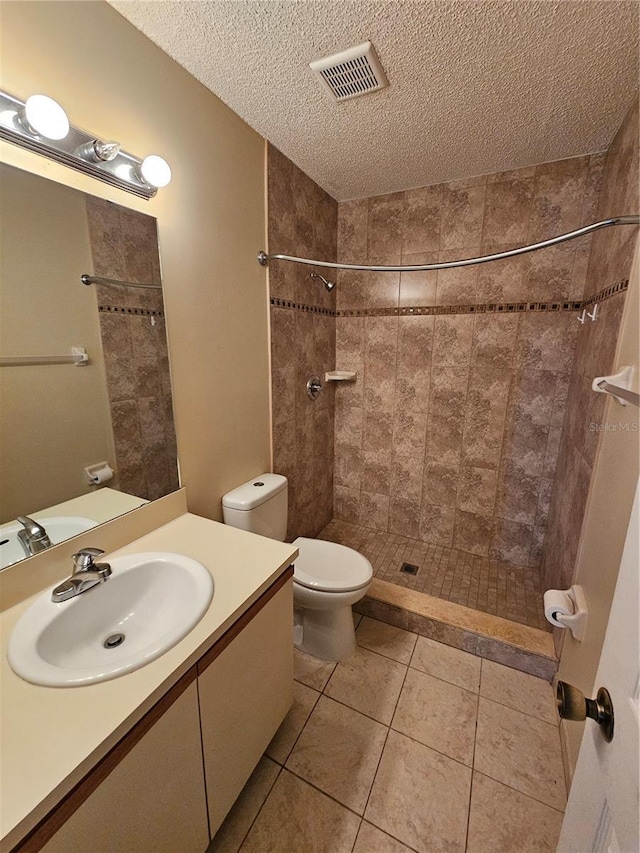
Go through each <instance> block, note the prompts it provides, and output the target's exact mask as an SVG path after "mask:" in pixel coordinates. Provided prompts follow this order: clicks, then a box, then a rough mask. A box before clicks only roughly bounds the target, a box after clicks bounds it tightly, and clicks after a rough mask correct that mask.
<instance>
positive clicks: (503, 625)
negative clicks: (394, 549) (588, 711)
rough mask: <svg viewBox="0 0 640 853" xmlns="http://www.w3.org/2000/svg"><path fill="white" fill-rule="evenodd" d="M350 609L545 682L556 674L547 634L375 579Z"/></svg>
mask: <svg viewBox="0 0 640 853" xmlns="http://www.w3.org/2000/svg"><path fill="white" fill-rule="evenodd" d="M353 609H354V610H355V611H356V612H357V613H360V614H362V615H363V616H370V617H371V618H372V619H378V620H379V621H381V622H386V623H388V624H389V625H395V626H396V627H397V628H403V629H404V630H406V631H413V632H414V633H416V634H419V635H420V636H421V637H428V638H429V639H431V640H436V641H437V642H439V643H444V644H445V645H447V646H453V647H454V648H456V649H461V650H462V651H465V652H469V653H470V654H473V655H477V656H478V657H481V658H486V659H487V660H491V661H495V662H496V663H501V664H504V665H505V666H510V667H512V668H513V669H518V670H520V671H521V672H526V673H528V674H529V675H535V676H536V677H538V678H543V679H544V680H545V681H549V682H551V681H552V680H553V677H554V675H555V673H556V671H557V669H558V659H557V657H556V655H555V650H554V646H553V635H552V634H551V633H549V632H547V631H541V630H540V629H538V628H530V627H529V626H527V625H520V624H518V623H515V622H511V621H510V620H508V619H503V618H501V617H499V616H492V615H491V614H489V613H481V612H479V611H477V610H472V609H471V608H469V607H464V606H463V605H461V604H454V603H453V602H450V601H443V600H442V599H439V598H434V597H433V596H431V595H426V594H425V593H422V592H415V591H414V590H411V589H406V588H404V587H399V586H397V585H396V584H391V583H387V582H386V581H381V580H378V579H377V578H374V580H373V582H372V584H371V587H370V589H369V591H368V594H367V595H366V596H365V597H364V598H363V599H362V600H361V601H359V602H358V603H357V604H355V605H354V607H353Z"/></svg>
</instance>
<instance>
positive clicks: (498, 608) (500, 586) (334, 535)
mask: <svg viewBox="0 0 640 853" xmlns="http://www.w3.org/2000/svg"><path fill="white" fill-rule="evenodd" d="M318 538H319V539H328V540H329V541H331V542H338V543H339V544H341V545H348V546H349V547H350V548H354V549H355V550H356V551H360V553H362V554H364V555H365V557H367V559H369V560H370V561H371V564H372V565H373V571H374V574H375V576H376V577H377V578H380V580H384V581H388V582H390V583H394V584H397V585H398V586H406V587H409V589H414V590H416V592H424V593H426V594H427V595H433V596H436V598H444V599H446V600H447V601H453V602H454V603H456V604H463V605H465V606H466V607H472V608H473V609H474V610H482V611H484V612H485V613H491V614H493V615H494V616H503V617H504V618H505V619H510V620H511V621H512V622H520V623H522V624H524V625H530V626H531V627H532V628H541V629H542V630H550V629H551V626H550V625H549V623H548V622H547V621H546V619H545V618H544V608H543V604H542V591H541V588H540V573H539V571H538V569H533V568H527V567H525V566H514V565H512V564H511V563H505V562H503V561H501V560H490V559H488V558H487V557H479V556H477V555H476V554H469V553H467V552H465V551H459V550H457V549H456V548H446V547H444V546H442V545H429V544H427V543H426V542H420V541H418V540H417V539H409V538H407V537H406V536H398V535H396V534H394V533H385V532H382V531H379V530H373V529H371V528H369V527H362V526H360V525H358V524H350V523H349V522H346V521H337V520H333V521H331V522H330V523H329V524H328V525H327V526H326V527H325V528H324V530H323V531H322V532H321V533H320V534H319V536H318ZM404 562H406V563H411V564H413V565H417V566H418V572H417V574H416V575H410V574H405V573H404V572H401V571H400V567H401V566H402V564H403V563H404Z"/></svg>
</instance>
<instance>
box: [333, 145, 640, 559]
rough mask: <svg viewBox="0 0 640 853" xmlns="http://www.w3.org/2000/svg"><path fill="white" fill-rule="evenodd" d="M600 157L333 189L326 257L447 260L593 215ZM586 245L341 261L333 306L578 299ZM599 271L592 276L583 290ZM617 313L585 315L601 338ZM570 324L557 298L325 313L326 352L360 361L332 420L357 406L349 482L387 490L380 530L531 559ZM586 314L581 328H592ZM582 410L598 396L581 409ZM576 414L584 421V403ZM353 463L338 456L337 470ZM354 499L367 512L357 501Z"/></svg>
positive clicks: (344, 363)
mask: <svg viewBox="0 0 640 853" xmlns="http://www.w3.org/2000/svg"><path fill="white" fill-rule="evenodd" d="M620 147H621V150H622V149H624V150H625V151H626V150H627V148H628V146H627V148H625V146H624V145H621V146H620ZM625 156H627V160H630V157H629V155H625ZM603 163H604V155H602V154H594V155H590V156H587V157H577V158H573V159H571V160H567V161H560V162H558V163H551V164H541V165H539V166H528V167H525V168H522V169H516V170H513V171H508V172H501V173H498V174H495V175H488V176H487V175H481V176H476V177H473V178H468V179H463V180H461V181H453V182H450V183H449V184H444V185H443V184H438V185H436V186H431V187H422V188H418V189H412V190H407V191H406V192H404V193H394V194H392V195H390V196H378V197H375V198H370V199H359V200H357V201H353V202H345V203H343V204H340V205H339V208H338V229H337V230H338V259H339V260H340V261H345V262H354V261H363V260H365V259H366V260H367V262H368V263H385V262H386V263H399V262H401V263H402V264H418V263H433V262H436V261H441V262H446V261H449V260H455V259H458V258H461V257H474V256H476V255H479V254H484V253H487V252H501V251H506V250H508V249H512V248H515V247H517V246H520V245H522V244H523V243H526V242H529V241H531V240H533V239H537V238H538V237H542V236H550V235H551V234H555V233H559V232H560V231H562V230H569V229H570V228H575V227H578V226H579V225H580V224H582V223H583V221H585V222H586V221H587V220H589V219H592V218H594V217H595V216H596V204H597V200H598V197H599V193H600V187H601V183H602V175H603ZM623 207H625V209H626V208H629V209H631V207H634V205H633V204H631V203H629V204H626V205H623ZM620 209H622V208H620ZM618 230H619V231H622V229H618ZM613 231H614V229H612V232H611V235H610V236H611V237H613V236H615V235H614V234H613ZM594 239H595V238H594ZM590 248H591V241H590V240H589V239H586V238H585V239H583V240H581V241H579V242H573V243H568V244H563V245H560V246H557V247H552V248H549V249H545V250H544V251H541V252H536V253H532V254H528V255H523V256H520V257H516V258H509V259H506V260H503V261H499V262H493V263H490V264H482V265H479V266H478V265H476V266H469V267H465V268H459V269H451V270H446V269H445V270H437V271H436V270H433V271H422V272H413V273H402V274H397V273H375V274H369V273H359V272H340V273H339V275H338V288H337V290H336V298H337V304H336V307H337V309H338V310H339V311H341V310H357V309H364V308H367V309H374V308H382V307H396V306H398V305H399V306H402V307H404V306H406V307H414V306H415V307H420V306H430V305H439V306H444V305H452V306H454V305H469V304H471V305H473V304H478V303H488V302H527V301H537V302H539V301H552V300H558V299H572V300H576V301H577V300H580V299H582V298H583V295H584V287H585V280H586V261H587V259H588V252H589V250H590ZM601 266H602V265H601ZM608 283H611V282H608ZM604 284H605V280H604V279H603V278H601V279H600V284H599V287H594V288H593V290H594V291H597V290H598V289H602V287H603V286H604ZM620 301H622V299H621V300H620ZM612 302H615V300H609V301H608V302H607V304H606V305H605V306H602V308H603V309H604V308H606V307H607V306H609V305H611V304H612ZM617 322H619V318H617V317H615V318H614V316H613V314H612V312H611V311H608V312H607V313H606V315H605V322H603V323H602V325H601V326H600V328H599V329H598V330H597V331H598V332H599V333H600V334H602V333H603V332H605V331H606V333H607V334H611V335H612V338H613V341H614V342H615V328H616V323H617ZM592 325H593V324H592ZM597 325H598V324H595V326H597ZM577 326H578V324H577V323H576V321H575V316H574V315H573V314H570V313H562V312H557V313H555V312H553V313H552V312H548V313H545V312H539V313H535V312H528V313H523V314H506V313H498V312H495V313H479V314H476V315H472V314H451V315H446V314H445V315H437V316H435V317H434V316H428V315H419V314H416V315H415V316H410V315H409V316H405V315H403V316H400V317H398V318H395V317H375V316H367V317H344V316H340V317H338V318H337V320H336V366H338V367H342V368H345V369H356V370H358V371H359V375H358V380H357V381H356V382H355V383H353V384H350V385H349V386H347V385H346V384H345V386H344V387H341V388H339V389H338V391H337V397H338V399H339V400H340V408H338V409H336V429H337V433H336V434H337V435H340V423H341V420H342V419H344V420H345V423H349V422H350V420H351V415H350V414H349V413H348V411H347V410H348V409H349V408H355V409H362V410H363V429H362V438H361V444H360V447H361V448H362V451H363V454H362V468H361V473H360V483H361V486H360V490H361V493H364V492H365V491H366V492H367V493H368V494H375V495H383V496H390V503H389V505H388V525H389V526H388V530H389V531H392V532H397V533H403V535H407V536H416V535H417V536H418V537H419V538H420V539H422V540H423V541H425V542H429V543H433V544H434V545H438V544H444V545H448V546H451V545H453V544H455V545H456V547H460V548H464V549H465V550H470V551H471V553H475V554H483V555H486V554H489V553H492V554H496V555H501V558H502V559H505V560H509V561H511V562H516V563H521V564H523V565H532V566H537V565H539V563H540V560H541V555H542V552H543V547H544V537H545V531H546V525H547V523H548V522H547V515H548V513H549V503H550V499H549V494H550V492H551V491H552V489H553V484H554V481H555V477H556V467H557V463H558V458H559V454H561V452H562V451H561V441H560V436H561V434H562V427H563V422H564V418H565V411H566V408H567V406H568V405H569V406H571V402H569V403H568V402H567V400H568V397H567V388H568V382H569V376H570V374H571V369H572V363H573V358H574V352H575V348H576V342H577V335H578V329H577ZM595 326H594V329H593V330H587V329H586V327H581V329H580V333H581V334H587V333H589V334H591V335H594V333H595V332H596V329H595ZM593 345H594V346H596V347H597V346H603V347H605V348H606V347H607V346H608V342H607V341H606V340H601V339H598V340H597V341H596V340H595V339H594V341H593ZM589 349H590V350H592V349H593V346H590V347H589ZM360 371H364V376H363V375H362V374H361V373H360ZM574 396H575V395H574ZM585 396H586V397H587V396H588V398H589V400H590V401H591V404H592V406H595V405H596V404H601V401H600V400H596V401H595V403H594V401H593V399H592V398H593V396H594V395H593V394H591V395H586V391H585ZM343 404H344V406H343ZM591 415H593V416H594V417H595V416H597V415H598V411H597V409H595V408H591V409H587V410H585V417H591ZM579 424H580V429H583V426H584V417H582V418H581V419H580V421H579ZM575 429H576V430H577V429H578V425H577V424H576V425H575ZM589 440H590V441H591V442H592V443H593V442H594V441H596V440H597V435H596V436H595V437H594V434H593V433H590V434H589V436H588V437H587V438H586V439H585V441H589ZM336 442H337V443H336V453H338V446H339V439H338V438H337V439H336ZM350 447H351V449H352V455H353V448H354V447H355V445H354V444H352V445H350ZM354 458H355V456H354ZM353 464H355V463H352V464H351V465H349V464H347V462H346V461H345V462H344V463H342V465H341V466H339V465H338V463H337V464H336V470H338V468H339V470H340V471H341V474H340V476H342V477H343V479H348V480H349V483H351V484H353V483H355V482H356V477H355V476H354V473H353V470H352V468H353ZM359 470H360V469H359ZM336 483H338V479H336ZM336 489H337V486H336ZM354 491H355V490H354ZM336 495H337V492H336ZM336 503H337V504H338V503H340V505H341V506H342V507H344V506H347V509H346V510H344V509H343V510H342V511H343V512H347V513H351V514H353V513H354V512H355V510H354V509H353V495H349V501H347V499H346V497H345V493H344V492H341V498H340V501H338V498H337V497H336ZM360 514H361V517H362V518H363V521H362V523H363V524H366V523H367V522H366V520H364V515H365V514H366V513H363V511H362V507H360ZM383 515H384V513H382V512H378V513H377V515H376V518H377V522H376V523H379V522H380V519H381V518H382V516H383ZM416 528H417V534H416V533H415V531H416ZM408 531H413V532H408Z"/></svg>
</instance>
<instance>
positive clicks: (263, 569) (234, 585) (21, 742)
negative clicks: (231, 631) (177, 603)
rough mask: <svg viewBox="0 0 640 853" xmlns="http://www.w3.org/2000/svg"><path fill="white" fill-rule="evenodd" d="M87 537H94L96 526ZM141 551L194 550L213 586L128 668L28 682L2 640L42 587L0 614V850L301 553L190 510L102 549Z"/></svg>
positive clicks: (68, 786)
mask: <svg viewBox="0 0 640 853" xmlns="http://www.w3.org/2000/svg"><path fill="white" fill-rule="evenodd" d="M91 544H92V545H95V546H96V547H100V534H99V531H96V536H95V543H94V542H92V543H91ZM142 551H173V552H176V553H180V554H184V555H186V556H188V557H192V558H193V559H195V560H199V561H200V562H201V563H203V564H204V565H205V566H206V567H207V568H208V569H209V571H210V572H211V574H212V576H213V579H214V585H215V589H214V594H213V600H212V602H211V605H210V606H209V609H208V610H207V612H206V613H205V615H204V616H203V617H202V619H201V620H200V622H199V623H198V624H197V625H196V626H195V628H193V630H192V631H190V633H189V634H187V636H186V637H184V638H183V639H182V640H181V641H180V642H179V643H178V644H177V645H175V646H174V647H173V648H172V649H170V650H169V651H168V652H166V653H165V654H163V655H161V657H159V658H157V659H156V660H155V661H152V662H151V663H149V664H147V665H146V666H143V667H141V668H140V669H138V670H135V671H134V672H130V673H128V674H127V675H123V676H121V677H119V678H115V679H113V680H111V681H103V682H99V683H96V684H91V685H87V686H85V687H62V688H55V687H39V686H37V685H34V684H29V683H28V682H26V681H23V680H22V679H21V678H19V677H18V676H17V675H15V673H14V672H13V671H12V670H11V668H10V667H9V664H8V662H7V657H6V649H7V643H8V639H9V636H10V634H11V631H12V629H13V626H14V625H15V623H16V622H17V620H18V619H19V618H20V616H21V615H22V613H23V612H24V611H25V610H26V609H27V607H29V605H30V604H31V603H32V602H33V600H34V598H36V597H38V596H33V597H31V598H29V599H27V600H26V601H23V602H21V603H20V604H18V605H16V606H15V607H12V608H11V609H10V610H6V611H5V612H4V613H2V614H1V616H0V642H1V644H2V662H1V667H2V668H1V670H0V672H1V679H2V726H1V727H0V755H1V756H2V758H1V761H0V784H1V791H2V813H1V816H0V820H1V824H0V830H1V834H0V838H1V841H0V849H1V850H2V851H5V850H10V849H11V847H13V846H14V845H15V844H16V843H17V842H18V841H19V840H20V839H21V838H22V837H24V835H26V833H27V832H28V831H29V830H30V829H31V828H32V827H33V826H35V824H36V823H37V822H38V821H39V820H41V819H42V817H44V816H45V815H46V814H47V812H49V811H50V810H51V809H52V808H53V807H54V806H55V805H56V804H57V803H58V802H60V800H62V799H63V797H64V796H65V794H67V793H68V792H69V791H70V789H71V788H72V787H73V786H74V785H75V784H76V783H77V782H78V781H79V780H80V779H81V778H82V777H83V776H84V775H86V773H87V772H88V771H89V770H91V769H92V768H93V767H94V766H95V765H96V764H97V763H98V762H99V761H100V759H101V758H102V757H103V756H104V755H105V754H106V753H107V752H108V751H109V750H110V749H111V748H112V747H113V746H114V745H115V744H116V743H117V742H118V741H119V740H120V738H122V737H123V736H124V735H125V734H126V732H127V731H128V730H129V729H130V728H131V727H132V726H133V725H134V724H135V723H136V722H137V721H138V720H139V719H140V718H141V717H142V716H143V715H144V714H145V713H146V712H147V711H148V710H149V709H150V708H151V707H152V706H153V705H154V704H155V703H156V702H157V701H158V699H160V698H161V697H162V696H163V695H164V694H165V693H166V692H167V690H168V689H169V688H170V687H171V686H172V685H173V684H175V682H176V681H178V679H179V678H180V676H182V675H183V674H184V673H185V672H186V671H187V670H188V669H189V668H190V667H191V666H193V664H195V663H196V662H197V660H198V659H199V658H200V657H201V656H202V654H204V652H205V651H206V650H207V649H208V648H209V647H210V646H211V645H213V643H214V642H215V641H216V640H217V639H218V638H219V637H220V636H221V635H222V634H223V633H224V632H225V631H226V630H227V629H228V628H229V627H230V626H231V625H232V624H233V623H234V622H235V621H236V620H237V619H238V618H239V617H240V616H241V615H242V614H243V613H244V612H245V611H246V610H247V609H248V608H249V607H250V605H251V604H252V603H253V602H254V601H255V600H256V599H257V598H259V596H260V595H261V594H262V593H263V592H264V591H265V590H266V589H267V588H268V587H269V586H270V585H271V584H272V583H273V582H274V581H275V580H276V579H277V578H278V577H279V576H280V575H281V574H282V572H283V571H284V570H285V569H286V568H287V566H289V565H290V564H291V563H292V562H293V560H294V559H295V557H296V556H297V554H298V552H297V550H296V549H295V548H294V547H293V546H292V545H289V544H286V543H282V542H276V541H274V540H271V539H266V538H264V537H262V536H255V535H253V534H251V533H246V532H244V531H241V530H236V529H235V528H233V527H227V526H225V525H224V524H220V523H219V522H216V521H209V520H208V519H204V518H201V517H199V516H196V515H192V514H190V513H186V514H185V515H182V516H180V517H179V518H176V519H175V520H174V521H171V522H169V523H168V524H165V525H164V526H163V527H160V528H158V529H157V530H154V531H153V532H152V533H149V534H147V535H146V536H143V537H142V538H140V539H137V540H135V541H134V542H131V543H130V544H129V545H127V546H125V547H123V548H120V549H118V550H117V551H113V552H111V553H110V554H108V555H105V559H108V558H109V557H110V556H115V555H120V554H132V553H138V552H142ZM69 573H70V572H69ZM61 579H62V578H61ZM41 594H42V592H40V593H38V595H41Z"/></svg>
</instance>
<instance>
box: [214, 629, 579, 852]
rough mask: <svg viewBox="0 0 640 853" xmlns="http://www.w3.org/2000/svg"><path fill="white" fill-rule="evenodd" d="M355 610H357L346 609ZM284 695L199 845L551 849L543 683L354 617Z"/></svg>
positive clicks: (554, 791) (554, 762) (230, 848)
mask: <svg viewBox="0 0 640 853" xmlns="http://www.w3.org/2000/svg"><path fill="white" fill-rule="evenodd" d="M356 618H358V617H356ZM356 637H357V639H358V648H357V651H356V653H355V655H353V656H352V657H351V658H350V659H349V660H348V661H345V662H343V663H340V664H337V665H336V664H333V663H327V662H324V661H319V660H316V659H315V658H311V657H309V656H307V655H304V654H302V653H300V652H296V657H295V677H296V682H295V700H294V705H293V708H292V709H291V711H290V712H289V714H288V716H287V718H286V719H285V721H284V722H283V724H282V726H281V727H280V729H279V730H278V732H277V734H276V736H275V737H274V739H273V741H272V742H271V744H270V745H269V747H268V749H267V752H266V754H265V755H264V756H263V758H262V759H261V761H260V763H259V765H258V767H257V768H256V770H255V772H254V774H253V776H252V777H251V779H250V780H249V782H248V783H247V785H246V787H245V789H244V791H243V792H242V794H241V795H240V798H239V799H238V801H237V803H236V804H235V806H234V807H233V809H232V811H231V812H230V814H229V815H228V817H227V819H226V821H225V823H224V824H223V825H222V827H221V829H220V831H219V832H218V834H217V835H216V837H215V839H214V840H213V842H212V843H211V846H210V848H209V851H208V853H238V851H241V853H268V852H269V851H270V853H411V851H416V853H433V852H434V851H444V850H446V851H447V853H465V851H466V853H551V851H554V850H555V849H556V843H557V840H558V836H559V833H560V826H561V823H562V815H563V810H564V806H565V799H566V794H565V785H564V776H563V770H562V761H561V758H560V740H559V734H558V719H557V714H556V710H555V703H554V700H553V691H552V689H551V687H550V685H549V684H547V683H546V682H545V681H541V680H540V679H537V678H534V677H533V676H530V675H526V674H524V673H522V672H518V671H516V670H513V669H509V668H508V667H505V666H501V665H500V664H496V663H492V662H491V661H487V660H482V659H481V658H478V657H474V656H473V655H470V654H467V653H466V652H462V651H459V650H458V649H453V648H451V647H449V646H443V645H441V644H440V643H436V642H434V641H433V640H429V639H427V638H425V637H418V636H417V635H416V634H412V633H410V632H408V631H403V630H402V629H400V628H395V627H393V626H392V625H387V624H386V623H383V622H378V621H376V620H374V619H369V618H367V617H364V618H363V619H362V620H361V621H360V622H359V624H358V628H357V632H356Z"/></svg>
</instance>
